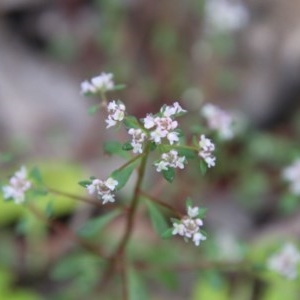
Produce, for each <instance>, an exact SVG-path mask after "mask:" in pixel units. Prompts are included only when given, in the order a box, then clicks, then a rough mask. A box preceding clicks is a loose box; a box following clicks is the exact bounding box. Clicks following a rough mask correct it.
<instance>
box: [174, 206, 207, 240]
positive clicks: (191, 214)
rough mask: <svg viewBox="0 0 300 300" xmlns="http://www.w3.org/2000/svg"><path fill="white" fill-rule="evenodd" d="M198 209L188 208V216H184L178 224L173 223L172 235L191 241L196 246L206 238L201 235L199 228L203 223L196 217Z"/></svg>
mask: <svg viewBox="0 0 300 300" xmlns="http://www.w3.org/2000/svg"><path fill="white" fill-rule="evenodd" d="M198 212H199V208H198V207H194V208H192V207H188V215H187V216H184V217H183V218H182V219H181V220H180V221H179V222H174V223H173V232H172V234H173V235H176V234H179V235H180V236H183V237H184V238H185V239H192V241H193V242H194V244H195V245H196V246H199V245H200V242H201V241H202V240H203V241H204V240H206V237H205V236H204V235H203V234H202V232H201V230H200V226H202V225H203V221H202V220H201V219H199V218H195V217H197V216H198Z"/></svg>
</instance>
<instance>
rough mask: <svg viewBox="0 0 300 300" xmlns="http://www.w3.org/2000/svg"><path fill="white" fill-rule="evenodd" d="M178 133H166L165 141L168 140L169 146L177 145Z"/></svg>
mask: <svg viewBox="0 0 300 300" xmlns="http://www.w3.org/2000/svg"><path fill="white" fill-rule="evenodd" d="M178 134H179V133H178V132H176V131H172V132H170V133H168V135H167V139H168V140H169V142H170V144H171V145H173V144H174V143H177V142H178V141H179V137H178Z"/></svg>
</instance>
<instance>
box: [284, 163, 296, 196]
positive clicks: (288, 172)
mask: <svg viewBox="0 0 300 300" xmlns="http://www.w3.org/2000/svg"><path fill="white" fill-rule="evenodd" d="M282 177H283V178H284V179H285V180H286V181H288V182H289V183H290V191H291V192H292V193H293V194H295V195H300V159H297V160H296V161H295V162H294V163H293V164H292V165H290V166H288V167H286V168H285V169H284V170H283V172H282Z"/></svg>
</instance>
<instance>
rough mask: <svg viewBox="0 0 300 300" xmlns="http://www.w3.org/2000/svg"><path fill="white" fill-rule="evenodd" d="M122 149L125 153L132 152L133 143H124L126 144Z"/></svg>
mask: <svg viewBox="0 0 300 300" xmlns="http://www.w3.org/2000/svg"><path fill="white" fill-rule="evenodd" d="M122 149H123V150H124V151H130V150H132V149H133V147H132V145H131V142H130V141H128V142H126V143H124V144H123V145H122Z"/></svg>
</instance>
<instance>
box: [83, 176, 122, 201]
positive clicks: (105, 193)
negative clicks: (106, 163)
mask: <svg viewBox="0 0 300 300" xmlns="http://www.w3.org/2000/svg"><path fill="white" fill-rule="evenodd" d="M117 185H118V181H117V180H115V179H113V178H111V177H109V178H108V179H107V180H105V181H102V180H100V179H94V180H93V181H92V183H91V184H89V185H87V186H86V188H87V190H88V192H89V194H94V193H96V194H97V197H98V199H99V200H102V201H103V202H102V204H106V203H107V202H115V195H114V194H113V193H112V192H113V191H114V190H115V188H116V186H117Z"/></svg>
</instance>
